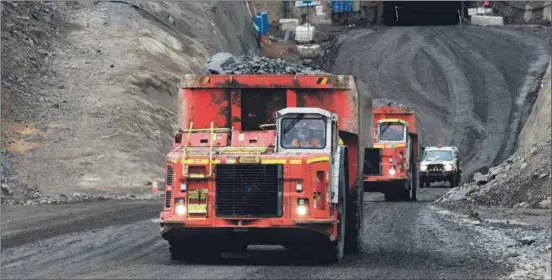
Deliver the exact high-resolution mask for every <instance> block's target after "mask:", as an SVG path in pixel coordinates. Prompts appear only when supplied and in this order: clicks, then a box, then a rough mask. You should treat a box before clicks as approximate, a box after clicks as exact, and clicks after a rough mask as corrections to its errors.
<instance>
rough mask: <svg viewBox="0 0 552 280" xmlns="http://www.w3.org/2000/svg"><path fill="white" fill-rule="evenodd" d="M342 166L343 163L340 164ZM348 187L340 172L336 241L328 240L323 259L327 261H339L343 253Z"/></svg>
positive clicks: (345, 236)
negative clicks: (328, 243)
mask: <svg viewBox="0 0 552 280" xmlns="http://www.w3.org/2000/svg"><path fill="white" fill-rule="evenodd" d="M342 166H343V165H342ZM347 189H348V187H347V185H346V184H345V176H344V173H341V176H340V179H339V203H338V204H337V205H338V206H337V214H338V219H339V223H338V233H339V234H338V236H337V240H336V241H332V242H330V246H329V248H328V249H329V250H328V251H327V252H326V258H325V261H327V262H332V263H335V262H341V261H342V260H343V257H344V255H345V242H346V238H347V235H348V234H347V224H348V223H349V219H348V217H347V216H348V215H347V205H348V203H347V202H348V201H347V193H348V191H347Z"/></svg>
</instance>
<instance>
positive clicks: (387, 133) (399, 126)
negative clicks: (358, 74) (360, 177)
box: [364, 106, 419, 201]
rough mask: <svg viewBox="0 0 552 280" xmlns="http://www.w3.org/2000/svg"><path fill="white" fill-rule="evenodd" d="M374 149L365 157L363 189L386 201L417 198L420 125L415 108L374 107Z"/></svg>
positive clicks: (413, 199) (414, 199)
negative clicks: (379, 193) (380, 194)
mask: <svg viewBox="0 0 552 280" xmlns="http://www.w3.org/2000/svg"><path fill="white" fill-rule="evenodd" d="M373 118H374V131H373V133H374V139H375V141H374V149H373V150H371V154H369V155H366V156H365V159H366V161H365V165H366V167H365V169H364V172H365V173H364V175H365V178H364V182H365V183H364V191H367V192H381V193H383V194H384V197H385V200H386V201H416V200H417V195H416V188H417V182H418V180H417V179H418V177H417V166H416V158H417V157H418V147H419V143H418V139H419V132H418V131H417V129H418V127H419V124H418V119H417V117H416V111H415V109H414V108H409V107H405V108H401V107H392V106H385V107H379V108H375V109H374V111H373Z"/></svg>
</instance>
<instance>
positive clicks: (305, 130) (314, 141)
mask: <svg viewBox="0 0 552 280" xmlns="http://www.w3.org/2000/svg"><path fill="white" fill-rule="evenodd" d="M295 129H297V136H296V137H295V138H293V140H291V146H292V147H294V148H321V147H322V145H321V141H320V140H321V139H319V137H317V136H316V134H315V131H324V123H323V122H320V121H309V120H301V121H299V122H298V123H297V125H295Z"/></svg>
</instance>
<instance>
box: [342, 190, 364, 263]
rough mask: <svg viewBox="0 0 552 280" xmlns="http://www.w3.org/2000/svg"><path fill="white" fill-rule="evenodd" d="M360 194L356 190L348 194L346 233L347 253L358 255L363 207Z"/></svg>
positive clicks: (360, 243)
mask: <svg viewBox="0 0 552 280" xmlns="http://www.w3.org/2000/svg"><path fill="white" fill-rule="evenodd" d="M359 199H362V198H359V197H358V193H357V190H356V189H353V190H352V191H349V192H348V195H347V207H348V208H349V209H347V219H346V220H347V224H346V228H347V232H346V233H345V253H358V252H360V251H361V248H360V246H361V245H362V242H361V240H360V239H361V234H360V227H359V226H360V225H359V223H362V212H361V211H362V205H359V204H361V202H360V201H359Z"/></svg>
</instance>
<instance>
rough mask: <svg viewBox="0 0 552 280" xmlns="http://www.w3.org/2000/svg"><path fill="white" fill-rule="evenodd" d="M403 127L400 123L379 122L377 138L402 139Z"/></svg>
mask: <svg viewBox="0 0 552 280" xmlns="http://www.w3.org/2000/svg"><path fill="white" fill-rule="evenodd" d="M404 129H405V127H404V125H403V124H402V123H381V124H380V125H379V140H380V141H404V140H405V139H404Z"/></svg>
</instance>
